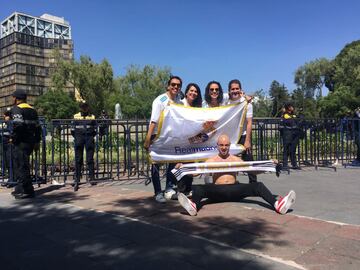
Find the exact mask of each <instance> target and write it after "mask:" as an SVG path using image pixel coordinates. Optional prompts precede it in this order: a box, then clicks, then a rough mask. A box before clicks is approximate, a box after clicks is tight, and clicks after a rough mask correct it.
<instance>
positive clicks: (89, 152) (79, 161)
mask: <svg viewBox="0 0 360 270" xmlns="http://www.w3.org/2000/svg"><path fill="white" fill-rule="evenodd" d="M84 147H85V150H86V164H87V168H88V170H89V177H90V180H94V178H95V173H94V151H95V142H94V137H93V136H91V135H87V134H76V135H75V182H80V177H81V169H82V166H83V162H84Z"/></svg>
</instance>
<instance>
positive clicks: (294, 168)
mask: <svg viewBox="0 0 360 270" xmlns="http://www.w3.org/2000/svg"><path fill="white" fill-rule="evenodd" d="M291 169H293V170H301V168H300V166H292V167H291Z"/></svg>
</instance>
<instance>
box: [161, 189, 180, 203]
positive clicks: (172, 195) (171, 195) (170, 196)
mask: <svg viewBox="0 0 360 270" xmlns="http://www.w3.org/2000/svg"><path fill="white" fill-rule="evenodd" d="M164 196H165V199H166V200H168V201H170V200H176V199H177V193H176V191H175V190H173V189H172V188H170V189H168V190H165V193H164Z"/></svg>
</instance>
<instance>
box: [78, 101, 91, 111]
mask: <svg viewBox="0 0 360 270" xmlns="http://www.w3.org/2000/svg"><path fill="white" fill-rule="evenodd" d="M79 107H80V109H81V110H87V109H89V108H90V106H89V103H87V102H81V103H80V104H79Z"/></svg>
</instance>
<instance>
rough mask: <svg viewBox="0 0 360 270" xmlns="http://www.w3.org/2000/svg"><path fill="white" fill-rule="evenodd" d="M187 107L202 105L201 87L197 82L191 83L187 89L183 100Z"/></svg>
mask: <svg viewBox="0 0 360 270" xmlns="http://www.w3.org/2000/svg"><path fill="white" fill-rule="evenodd" d="M182 102H183V104H184V105H185V106H187V107H200V108H201V107H202V96H201V91H200V87H199V86H198V85H197V84H196V83H189V84H188V85H187V86H186V89H185V97H184V99H183V100H182Z"/></svg>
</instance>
